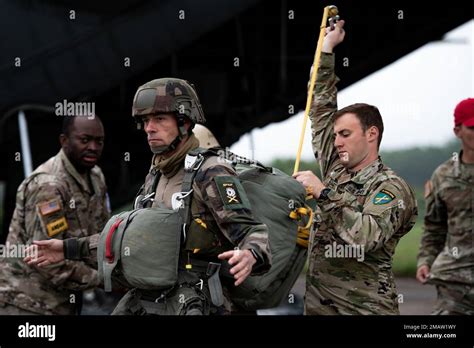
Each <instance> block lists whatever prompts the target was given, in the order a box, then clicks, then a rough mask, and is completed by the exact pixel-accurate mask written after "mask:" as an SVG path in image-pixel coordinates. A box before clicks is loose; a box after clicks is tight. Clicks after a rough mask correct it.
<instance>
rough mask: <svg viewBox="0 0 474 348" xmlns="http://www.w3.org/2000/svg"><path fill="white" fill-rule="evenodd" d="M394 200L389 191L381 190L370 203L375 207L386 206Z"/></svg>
mask: <svg viewBox="0 0 474 348" xmlns="http://www.w3.org/2000/svg"><path fill="white" fill-rule="evenodd" d="M394 198H395V195H394V194H393V193H392V192H390V191H389V190H385V189H383V190H381V191H380V192H379V193H377V194H376V195H375V197H374V199H373V201H372V203H374V204H375V205H382V204H387V203H390V202H391V201H393V200H394Z"/></svg>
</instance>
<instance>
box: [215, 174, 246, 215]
mask: <svg viewBox="0 0 474 348" xmlns="http://www.w3.org/2000/svg"><path fill="white" fill-rule="evenodd" d="M214 181H215V182H216V185H217V189H218V191H219V195H220V198H221V200H222V203H223V204H224V208H225V209H243V208H247V209H250V203H249V202H248V199H247V196H246V194H245V190H244V188H243V187H242V184H241V183H240V181H239V180H238V179H237V178H235V177H232V176H217V177H215V178H214Z"/></svg>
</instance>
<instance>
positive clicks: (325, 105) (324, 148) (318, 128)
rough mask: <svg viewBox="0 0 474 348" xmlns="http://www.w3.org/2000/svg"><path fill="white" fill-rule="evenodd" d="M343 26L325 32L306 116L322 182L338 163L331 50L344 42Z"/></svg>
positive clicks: (334, 87) (335, 91) (332, 56)
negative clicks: (311, 98)
mask: <svg viewBox="0 0 474 348" xmlns="http://www.w3.org/2000/svg"><path fill="white" fill-rule="evenodd" d="M343 27H344V21H343V20H341V21H340V22H338V23H337V24H336V26H335V28H334V30H332V31H330V29H329V28H327V29H326V31H327V34H326V36H325V38H324V43H323V47H322V54H321V61H320V66H319V71H318V79H317V81H316V85H315V88H314V91H313V101H312V104H311V109H310V113H309V117H310V120H311V131H312V145H313V152H314V154H315V157H316V159H317V160H318V162H319V165H320V166H321V173H322V175H323V180H324V178H325V177H326V175H327V174H328V172H329V170H330V168H331V167H332V166H333V165H334V164H335V162H337V161H338V156H337V153H336V150H335V147H334V137H333V126H334V121H333V118H332V116H333V114H334V113H335V112H336V111H337V88H336V84H337V82H338V81H339V79H338V77H337V76H336V74H335V72H334V61H335V59H334V53H333V50H334V48H335V47H336V46H337V45H338V44H339V43H341V42H342V41H343V40H344V36H345V32H344V29H343ZM313 68H314V67H313ZM308 86H309V83H308Z"/></svg>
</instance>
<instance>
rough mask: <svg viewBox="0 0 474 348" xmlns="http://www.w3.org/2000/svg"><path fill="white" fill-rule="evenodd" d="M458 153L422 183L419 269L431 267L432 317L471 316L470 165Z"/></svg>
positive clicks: (473, 223)
mask: <svg viewBox="0 0 474 348" xmlns="http://www.w3.org/2000/svg"><path fill="white" fill-rule="evenodd" d="M460 158H462V153H461V154H456V156H455V157H454V158H453V159H450V160H449V161H446V162H445V163H443V164H442V165H440V166H439V167H438V168H437V169H436V170H435V172H434V173H433V176H432V178H431V181H429V182H428V183H427V185H426V192H425V199H426V215H425V230H424V233H423V236H422V239H421V246H420V252H419V254H418V267H421V266H422V265H427V266H429V267H430V273H431V274H430V277H429V283H432V284H436V285H437V289H438V301H437V303H436V307H435V311H434V313H435V314H470V315H473V314H474V219H473V218H474V165H472V164H464V163H462V162H461V160H460Z"/></svg>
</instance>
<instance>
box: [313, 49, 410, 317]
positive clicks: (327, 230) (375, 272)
mask: <svg viewBox="0 0 474 348" xmlns="http://www.w3.org/2000/svg"><path fill="white" fill-rule="evenodd" d="M337 81H338V78H337V77H336V76H335V74H334V56H333V55H332V54H326V53H323V54H322V57H321V64H320V68H319V73H318V82H317V84H316V88H315V92H314V99H313V104H312V106H311V111H310V118H311V123H312V144H313V151H314V153H315V156H316V158H317V159H318V161H319V164H320V168H321V172H322V178H323V183H324V184H325V186H326V187H328V188H330V189H331V191H330V193H329V196H328V199H326V200H320V201H319V202H318V210H317V216H316V221H317V227H316V229H314V230H313V231H312V235H311V236H310V249H309V251H310V253H309V255H308V257H309V271H308V275H307V280H306V298H305V313H306V314H397V313H398V302H397V293H396V287H395V281H394V276H393V273H392V256H393V254H394V252H395V247H396V246H397V243H398V241H399V239H400V238H401V237H402V236H403V235H404V234H406V233H407V232H408V231H409V230H410V229H411V228H412V226H413V225H414V223H415V219H416V216H417V205H416V200H415V197H414V193H413V191H412V189H411V188H410V187H409V186H408V185H407V184H406V183H405V181H404V180H403V179H402V178H400V177H399V176H398V175H397V174H395V173H394V172H393V171H392V170H391V169H390V168H388V167H386V166H385V165H384V164H383V163H382V161H381V159H380V158H379V159H378V160H376V161H374V162H373V163H371V164H370V165H369V166H367V167H366V168H364V169H361V170H360V171H358V172H356V173H351V172H349V171H348V170H347V169H345V168H344V166H343V165H342V164H341V162H340V160H339V157H338V154H337V151H336V149H335V146H334V138H333V128H334V122H333V118H332V117H333V114H334V113H335V112H336V110H337V89H336V83H337Z"/></svg>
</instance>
